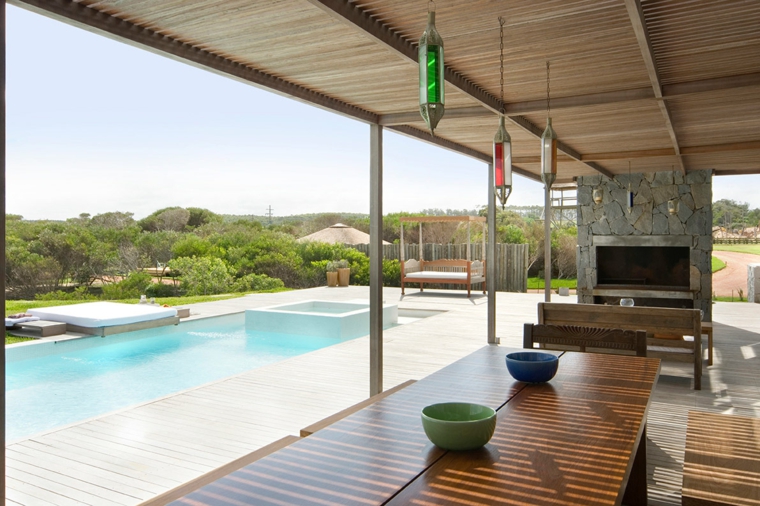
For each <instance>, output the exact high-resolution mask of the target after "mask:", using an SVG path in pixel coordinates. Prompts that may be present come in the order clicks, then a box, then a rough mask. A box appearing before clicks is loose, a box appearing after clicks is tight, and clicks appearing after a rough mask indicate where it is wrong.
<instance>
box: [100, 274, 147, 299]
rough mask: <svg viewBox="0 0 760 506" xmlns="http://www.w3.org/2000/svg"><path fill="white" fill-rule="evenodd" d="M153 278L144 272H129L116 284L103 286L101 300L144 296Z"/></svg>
mask: <svg viewBox="0 0 760 506" xmlns="http://www.w3.org/2000/svg"><path fill="white" fill-rule="evenodd" d="M152 281H153V278H151V276H150V274H148V273H147V272H145V271H135V272H131V273H130V274H129V275H128V276H127V277H126V278H124V279H122V280H121V281H117V282H116V283H109V284H107V285H103V298H104V299H107V300H123V299H134V298H138V297H140V295H145V294H146V291H147V288H148V286H150V284H151V282H152Z"/></svg>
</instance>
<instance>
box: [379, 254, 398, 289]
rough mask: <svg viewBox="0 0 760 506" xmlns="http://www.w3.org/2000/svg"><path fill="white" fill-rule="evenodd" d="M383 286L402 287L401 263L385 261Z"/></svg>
mask: <svg viewBox="0 0 760 506" xmlns="http://www.w3.org/2000/svg"><path fill="white" fill-rule="evenodd" d="M383 286H401V262H399V261H398V260H387V259H386V260H383Z"/></svg>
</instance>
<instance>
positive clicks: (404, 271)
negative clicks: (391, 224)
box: [399, 216, 486, 297]
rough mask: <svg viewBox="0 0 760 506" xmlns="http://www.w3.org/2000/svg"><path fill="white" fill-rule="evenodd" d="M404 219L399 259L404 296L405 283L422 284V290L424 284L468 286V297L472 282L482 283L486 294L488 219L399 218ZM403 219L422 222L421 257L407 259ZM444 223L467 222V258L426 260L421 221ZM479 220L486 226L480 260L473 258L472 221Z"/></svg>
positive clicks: (444, 217)
mask: <svg viewBox="0 0 760 506" xmlns="http://www.w3.org/2000/svg"><path fill="white" fill-rule="evenodd" d="M399 220H400V221H401V237H400V239H401V248H400V249H399V260H400V262H401V295H404V289H405V285H406V284H409V283H413V284H417V283H419V285H420V291H423V285H424V284H425V283H427V284H431V283H439V284H455V285H467V296H468V297H469V296H470V292H471V289H472V285H474V284H477V283H482V284H483V293H486V284H485V282H486V260H485V256H484V255H485V251H486V230H485V229H486V218H485V217H483V216H408V217H402V218H400V219H399ZM404 222H416V223H419V227H420V228H419V237H420V246H419V250H420V259H419V260H414V259H409V260H405V259H404ZM443 222H466V223H467V252H466V255H467V258H466V259H465V260H461V259H460V260H450V259H439V260H425V259H424V253H423V247H422V224H423V223H443ZM472 222H477V223H480V224H481V226H482V227H483V234H482V237H483V245H482V246H483V247H482V249H481V259H480V260H474V261H473V260H471V251H470V250H471V244H470V223H472Z"/></svg>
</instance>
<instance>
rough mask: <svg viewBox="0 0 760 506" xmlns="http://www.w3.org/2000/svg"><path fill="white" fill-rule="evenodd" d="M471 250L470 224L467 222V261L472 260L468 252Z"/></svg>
mask: <svg viewBox="0 0 760 506" xmlns="http://www.w3.org/2000/svg"><path fill="white" fill-rule="evenodd" d="M471 250H472V244H470V222H469V221H468V222H467V261H468V262H469V261H470V260H472V255H471V254H470V251H471Z"/></svg>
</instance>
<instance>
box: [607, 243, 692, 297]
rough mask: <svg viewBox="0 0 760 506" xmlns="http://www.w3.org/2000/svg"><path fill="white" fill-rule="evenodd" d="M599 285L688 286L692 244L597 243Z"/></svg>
mask: <svg viewBox="0 0 760 506" xmlns="http://www.w3.org/2000/svg"><path fill="white" fill-rule="evenodd" d="M596 266H597V285H624V286H648V287H655V286H657V287H678V288H684V287H685V288H686V289H688V287H689V248H688V247H685V246H684V247H680V246H668V247H653V246H597V248H596Z"/></svg>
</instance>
